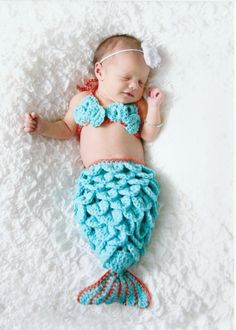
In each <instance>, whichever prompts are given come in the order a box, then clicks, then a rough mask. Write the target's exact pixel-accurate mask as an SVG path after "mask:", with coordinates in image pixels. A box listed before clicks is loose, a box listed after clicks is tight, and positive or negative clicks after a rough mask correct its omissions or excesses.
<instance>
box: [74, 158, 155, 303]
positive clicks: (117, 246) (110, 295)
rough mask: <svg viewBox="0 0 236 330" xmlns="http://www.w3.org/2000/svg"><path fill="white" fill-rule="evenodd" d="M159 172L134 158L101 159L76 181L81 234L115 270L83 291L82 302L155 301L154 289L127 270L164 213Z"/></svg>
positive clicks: (137, 258)
mask: <svg viewBox="0 0 236 330" xmlns="http://www.w3.org/2000/svg"><path fill="white" fill-rule="evenodd" d="M159 194H160V184H159V182H158V180H157V178H156V177H155V172H154V170H152V169H150V168H149V167H147V166H145V165H142V164H138V163H135V162H133V161H114V160H112V161H101V162H100V163H97V164H94V165H92V166H90V167H88V168H85V169H84V170H83V171H82V172H81V174H80V176H79V178H78V179H77V180H76V190H75V194H74V215H75V219H76V221H77V223H78V224H79V227H80V231H81V234H82V235H83V236H84V237H86V239H87V241H88V243H89V245H90V247H91V248H92V250H94V251H95V253H96V255H97V256H98V258H99V259H100V260H101V263H102V266H103V267H104V268H107V269H109V271H110V272H108V273H106V274H105V275H104V277H103V278H101V279H100V280H99V281H98V282H97V283H95V284H94V285H92V286H90V287H88V288H86V289H84V290H83V291H81V292H80V294H79V295H78V301H79V302H80V303H82V304H89V303H94V304H100V303H102V302H105V303H111V302H115V301H117V302H118V303H123V304H129V305H137V306H139V307H141V308H145V307H148V305H149V304H150V293H149V291H148V289H147V288H146V287H145V285H144V283H142V282H141V281H140V280H139V279H137V278H136V277H135V276H134V275H133V274H131V273H130V272H129V271H127V268H128V267H130V266H132V265H134V264H135V263H136V262H138V261H139V259H140V256H141V255H142V254H144V252H145V250H146V246H147V244H148V242H149V241H150V238H151V233H152V229H153V227H154V225H155V222H156V220H157V217H158V196H159Z"/></svg>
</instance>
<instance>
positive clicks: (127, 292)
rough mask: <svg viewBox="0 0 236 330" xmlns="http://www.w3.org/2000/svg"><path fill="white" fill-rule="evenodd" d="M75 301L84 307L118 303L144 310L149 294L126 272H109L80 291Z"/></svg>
mask: <svg viewBox="0 0 236 330" xmlns="http://www.w3.org/2000/svg"><path fill="white" fill-rule="evenodd" d="M77 301H78V302H79V303H81V304H84V305H89V304H96V305H99V304H102V303H105V304H112V303H114V302H118V303H120V304H124V305H129V306H138V307H140V308H146V307H148V306H149V304H150V302H151V294H150V292H149V290H148V288H147V287H146V285H145V284H144V283H143V282H142V281H141V280H140V279H138V278H137V277H136V276H135V275H134V274H132V273H131V272H129V271H128V270H125V271H124V273H123V274H122V275H121V274H118V273H115V272H112V271H111V270H109V271H108V272H106V273H105V274H104V275H103V276H102V277H101V278H100V279H99V280H98V281H97V282H95V283H94V284H92V285H90V286H88V287H86V288H84V289H83V290H82V291H80V292H79V294H78V296H77Z"/></svg>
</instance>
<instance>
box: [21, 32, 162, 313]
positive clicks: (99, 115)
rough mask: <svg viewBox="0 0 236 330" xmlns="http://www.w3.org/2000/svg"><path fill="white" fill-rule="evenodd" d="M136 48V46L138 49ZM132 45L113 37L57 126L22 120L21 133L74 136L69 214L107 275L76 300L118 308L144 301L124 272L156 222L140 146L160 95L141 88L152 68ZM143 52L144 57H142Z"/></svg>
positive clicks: (155, 124)
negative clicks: (78, 168) (77, 164)
mask: <svg viewBox="0 0 236 330" xmlns="http://www.w3.org/2000/svg"><path fill="white" fill-rule="evenodd" d="M142 45H143V47H142ZM144 46H145V44H144V43H141V42H140V41H139V40H138V39H137V38H135V37H133V36H129V35H115V36H111V37H109V38H107V39H105V40H104V41H103V42H102V43H101V44H100V45H99V46H98V47H97V49H96V51H95V56H94V60H93V64H94V72H95V76H96V78H93V79H90V80H88V81H87V82H86V83H85V85H84V86H82V87H81V86H78V90H79V92H78V93H77V94H76V95H75V96H74V97H73V98H72V99H71V101H70V104H69V109H68V111H67V113H66V115H65V117H64V118H63V119H62V120H59V121H57V122H49V121H47V120H45V119H43V118H41V117H40V116H39V114H37V113H35V112H31V113H26V114H25V123H24V131H25V132H28V133H32V134H41V135H43V136H45V137H51V138H56V139H70V138H71V137H72V136H73V135H75V134H77V136H78V137H79V140H80V153H81V158H82V161H83V165H84V167H85V168H84V169H83V171H82V172H81V174H80V176H79V177H78V178H77V180H76V189H75V194H74V204H73V207H74V215H75V219H76V221H77V223H78V224H79V225H80V231H81V234H82V235H83V236H85V237H86V239H87V242H88V243H89V245H90V247H91V248H92V249H93V250H94V251H95V253H96V254H97V256H98V257H99V259H100V260H101V262H102V265H103V267H105V268H107V269H108V271H107V272H106V273H105V274H104V275H103V276H102V277H101V278H100V279H99V280H98V281H97V282H96V283H94V284H93V285H90V286H88V287H86V288H85V289H83V290H81V291H80V292H79V294H78V296H77V300H78V302H80V303H82V304H100V303H106V304H110V303H113V302H118V303H121V304H127V305H131V306H138V307H140V308H146V307H148V306H149V305H150V302H151V294H150V292H149V290H148V288H147V287H146V286H145V284H144V283H143V282H142V281H141V280H140V279H139V278H137V277H136V276H135V275H134V274H132V273H131V272H130V271H128V270H127V268H128V267H131V266H132V265H133V264H135V263H136V262H137V261H138V260H139V259H140V256H141V255H142V254H143V253H144V252H145V248H146V246H147V244H148V243H149V241H150V238H151V232H152V229H153V227H154V224H155V222H156V220H157V217H158V196H159V194H160V185H159V182H158V180H157V178H156V175H155V172H154V171H153V170H152V169H151V168H149V167H148V166H147V165H146V164H145V159H144V149H143V143H142V141H153V140H154V139H155V138H156V137H157V135H158V133H159V130H160V127H161V126H162V123H161V117H160V105H161V104H162V102H163V99H164V96H163V93H162V92H161V91H160V90H159V89H158V88H155V87H152V86H149V87H148V88H147V89H146V93H147V94H146V96H147V97H146V99H145V98H144V97H143V96H144V91H145V87H146V84H147V80H148V77H149V75H150V72H151V69H152V68H153V67H155V65H156V64H157V62H158V54H156V58H154V59H153V60H152V59H151V58H150V56H149V57H148V54H147V51H148V49H147V48H145V47H144ZM145 52H146V53H145Z"/></svg>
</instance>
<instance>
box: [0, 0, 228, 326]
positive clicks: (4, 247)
mask: <svg viewBox="0 0 236 330" xmlns="http://www.w3.org/2000/svg"><path fill="white" fill-rule="evenodd" d="M232 12H233V4H232V3H231V2H227V1H225V2H217V1H215V2H214V1H210V2H139V1H136V2H128V1H127V2H126V1H124V2H120V3H118V2H107V3H104V2H99V1H97V2H92V1H91V2H89V1H88V2H85V1H81V2H79V1H71V2H68V1H63V2H60V1H57V2H55V1H48V2H47V1H37V2H31V1H26V2H24V1H19V2H17V1H9V2H7V1H1V2H0V41H1V49H0V56H1V57H0V74H1V85H0V96H1V111H0V115H1V119H0V146H1V147H0V148H1V149H0V176H1V181H0V182H1V193H0V210H1V212H0V217H1V219H0V221H1V230H0V257H1V263H0V267H1V269H0V277H1V279H0V329H4V330H13V329H14V330H15V329H20V330H28V329H30V330H32V329H33V330H42V329H43V330H49V329H50V330H75V329H80V330H88V329H96V330H100V329H102V330H105V329H112V330H116V329H135V330H144V329H148V330H152V329H153V330H154V329H158V330H171V329H174V330H193V329H199V330H202V329H204V330H208V329H209V330H213V329H214V330H217V329H219V330H223V329H224V330H230V329H232V309H233V304H232V295H233V288H232V286H233V285H232V282H233V276H232V273H233V266H232V264H233V252H232V150H233V149H232V136H233V129H232V124H231V122H232V109H233V104H232V103H233V102H232V95H233V92H232V82H233V65H232V59H233V34H232V24H233V23H232V17H233V15H232ZM115 33H129V34H133V35H135V36H137V37H139V38H140V39H149V40H152V41H153V42H158V43H159V42H160V43H161V44H162V46H161V47H160V54H161V56H162V63H161V67H160V69H159V71H158V72H157V73H156V75H155V76H154V77H153V78H152V80H151V82H152V83H154V84H155V85H156V86H157V87H158V88H160V89H161V90H162V91H163V92H164V93H165V95H166V100H165V103H164V104H163V106H162V109H161V111H162V117H163V119H164V121H165V125H164V127H163V128H162V129H161V133H160V135H159V136H158V139H157V140H156V141H155V142H153V143H147V144H145V151H146V161H147V163H148V164H149V165H150V166H152V167H153V168H154V169H155V170H156V171H157V173H158V177H159V179H160V183H161V189H162V190H161V197H160V202H161V212H160V216H159V219H158V224H157V226H156V227H155V229H154V231H153V235H152V240H151V243H150V245H149V247H148V249H147V253H146V254H145V255H144V256H143V257H142V258H141V260H140V262H139V263H138V264H137V265H135V266H133V267H132V271H133V272H134V274H136V275H137V276H138V277H140V278H141V279H142V280H143V281H144V282H145V283H146V284H147V286H148V287H149V289H150V290H151V292H152V304H151V306H150V307H149V308H148V309H146V310H140V309H138V308H137V307H127V306H122V305H119V304H117V303H114V304H112V305H105V304H102V305H99V306H96V305H92V306H83V305H79V304H78V303H77V302H76V295H77V292H78V291H79V290H81V289H82V288H84V287H85V286H87V285H89V284H91V283H93V282H94V281H96V280H97V279H98V278H99V277H100V276H101V275H102V274H103V273H104V272H105V271H106V270H105V269H103V268H102V267H101V264H100V262H99V260H98V259H97V258H96V256H95V254H93V252H92V251H91V250H90V248H89V246H88V245H87V244H86V242H85V241H84V240H83V239H82V238H81V236H80V234H79V230H78V227H77V226H76V224H75V221H74V219H73V210H72V194H73V191H74V183H75V179H76V177H77V176H78V175H79V173H80V171H81V169H82V163H81V158H80V154H79V151H80V149H79V143H78V141H77V140H76V138H72V139H71V140H69V141H59V140H53V139H48V138H45V137H42V136H31V135H30V134H27V133H24V131H23V130H22V126H21V118H22V117H23V115H24V113H25V112H27V111H36V112H38V113H39V114H41V115H42V116H43V117H44V118H46V119H48V120H52V121H54V120H57V119H59V118H62V117H63V116H64V114H65V113H66V111H67V106H68V102H69V100H70V98H71V97H72V96H73V95H74V94H75V93H76V84H77V83H81V82H82V80H83V79H84V78H87V77H90V75H91V74H92V66H91V64H90V63H91V60H92V57H93V51H94V49H95V48H96V46H97V45H98V43H99V42H100V41H101V40H102V39H103V38H105V37H107V36H109V35H111V34H115Z"/></svg>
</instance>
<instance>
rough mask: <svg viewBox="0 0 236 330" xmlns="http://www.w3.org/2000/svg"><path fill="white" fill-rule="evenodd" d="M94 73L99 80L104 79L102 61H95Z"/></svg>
mask: <svg viewBox="0 0 236 330" xmlns="http://www.w3.org/2000/svg"><path fill="white" fill-rule="evenodd" d="M94 73H95V76H96V78H97V79H98V80H102V64H101V63H100V62H96V63H95V67H94Z"/></svg>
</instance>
